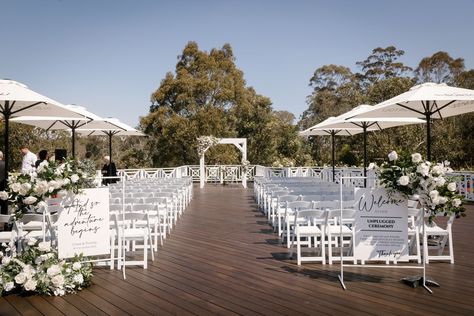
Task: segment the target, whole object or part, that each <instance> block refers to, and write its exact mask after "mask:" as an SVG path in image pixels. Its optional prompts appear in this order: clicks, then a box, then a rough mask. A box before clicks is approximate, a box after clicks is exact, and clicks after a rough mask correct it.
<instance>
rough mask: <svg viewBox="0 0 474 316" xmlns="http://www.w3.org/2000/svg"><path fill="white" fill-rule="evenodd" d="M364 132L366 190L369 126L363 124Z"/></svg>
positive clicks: (365, 184)
mask: <svg viewBox="0 0 474 316" xmlns="http://www.w3.org/2000/svg"><path fill="white" fill-rule="evenodd" d="M362 128H363V130H364V188H366V187H367V124H365V123H364V124H363V125H362Z"/></svg>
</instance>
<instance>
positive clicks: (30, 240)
mask: <svg viewBox="0 0 474 316" xmlns="http://www.w3.org/2000/svg"><path fill="white" fill-rule="evenodd" d="M36 242H37V240H36V238H33V237H31V238H29V239H28V246H34V245H35V244H36Z"/></svg>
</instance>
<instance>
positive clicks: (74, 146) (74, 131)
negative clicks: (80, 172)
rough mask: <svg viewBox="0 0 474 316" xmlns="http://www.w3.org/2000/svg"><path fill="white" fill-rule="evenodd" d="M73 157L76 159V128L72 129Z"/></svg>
mask: <svg viewBox="0 0 474 316" xmlns="http://www.w3.org/2000/svg"><path fill="white" fill-rule="evenodd" d="M71 130H72V159H76V128H75V127H73V128H72V129H71Z"/></svg>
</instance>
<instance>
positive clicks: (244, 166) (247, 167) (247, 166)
mask: <svg viewBox="0 0 474 316" xmlns="http://www.w3.org/2000/svg"><path fill="white" fill-rule="evenodd" d="M241 164H242V173H243V174H247V173H248V172H249V171H250V161H248V160H242V162H241Z"/></svg>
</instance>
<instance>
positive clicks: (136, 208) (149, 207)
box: [132, 204, 156, 212]
mask: <svg viewBox="0 0 474 316" xmlns="http://www.w3.org/2000/svg"><path fill="white" fill-rule="evenodd" d="M148 211H156V205H154V204H134V205H132V212H148Z"/></svg>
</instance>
